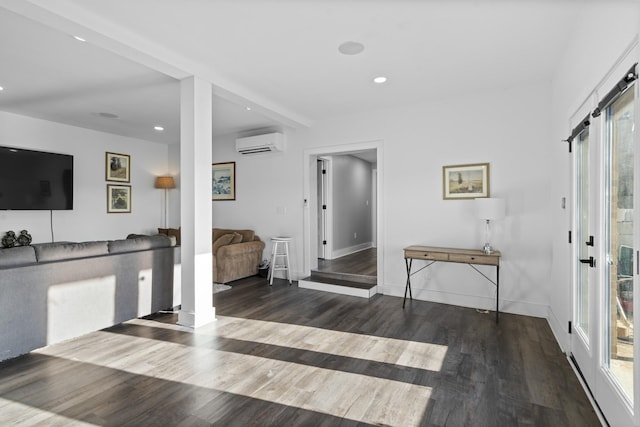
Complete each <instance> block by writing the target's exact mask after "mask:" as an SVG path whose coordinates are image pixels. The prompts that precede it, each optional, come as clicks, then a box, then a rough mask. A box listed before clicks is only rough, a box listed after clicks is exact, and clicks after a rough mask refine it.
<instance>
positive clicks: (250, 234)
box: [211, 228, 256, 242]
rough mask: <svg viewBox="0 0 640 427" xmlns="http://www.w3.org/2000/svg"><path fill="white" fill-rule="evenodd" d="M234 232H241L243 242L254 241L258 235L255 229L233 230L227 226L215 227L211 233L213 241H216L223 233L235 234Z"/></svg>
mask: <svg viewBox="0 0 640 427" xmlns="http://www.w3.org/2000/svg"><path fill="white" fill-rule="evenodd" d="M233 233H238V234H241V235H242V241H243V242H253V240H254V238H255V235H256V234H255V232H254V231H253V230H232V229H227V228H214V229H213V232H212V235H211V242H215V241H216V240H217V239H218V238H219V237H220V236H222V235H223V234H233Z"/></svg>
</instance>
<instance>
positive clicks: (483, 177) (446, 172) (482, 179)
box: [442, 163, 489, 200]
mask: <svg viewBox="0 0 640 427" xmlns="http://www.w3.org/2000/svg"><path fill="white" fill-rule="evenodd" d="M479 197H489V163H477V164H472V165H454V166H443V167H442V198H443V199H445V200H454V199H477V198H479Z"/></svg>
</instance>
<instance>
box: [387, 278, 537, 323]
mask: <svg viewBox="0 0 640 427" xmlns="http://www.w3.org/2000/svg"><path fill="white" fill-rule="evenodd" d="M404 289H405V287H404V286H397V285H396V286H394V285H378V290H379V293H381V294H383V295H391V296H397V297H404ZM411 290H412V294H413V299H415V300H420V301H431V302H437V303H442V304H450V305H457V306H460V307H469V308H477V309H481V310H490V311H495V309H496V299H495V297H494V296H481V295H469V294H461V293H455V292H447V291H434V290H430V289H424V288H415V287H413V286H412V287H411ZM408 298H409V296H408V295H407V299H408ZM499 308H500V312H501V313H511V314H521V315H523V316H532V317H541V318H543V319H547V316H548V314H549V306H548V305H545V304H537V303H531V302H526V301H511V300H505V299H503V298H500V302H499Z"/></svg>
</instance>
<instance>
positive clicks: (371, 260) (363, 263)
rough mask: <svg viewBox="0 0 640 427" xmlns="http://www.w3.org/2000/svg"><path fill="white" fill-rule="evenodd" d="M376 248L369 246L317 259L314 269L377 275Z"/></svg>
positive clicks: (326, 271) (325, 271) (328, 271)
mask: <svg viewBox="0 0 640 427" xmlns="http://www.w3.org/2000/svg"><path fill="white" fill-rule="evenodd" d="M377 253H378V252H377V248H369V249H365V250H362V251H358V252H356V253H353V254H349V255H345V256H343V257H340V258H336V259H318V268H317V269H316V271H318V272H322V273H346V274H356V275H362V276H377V275H378V256H377Z"/></svg>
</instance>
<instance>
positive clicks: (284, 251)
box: [269, 236, 292, 286]
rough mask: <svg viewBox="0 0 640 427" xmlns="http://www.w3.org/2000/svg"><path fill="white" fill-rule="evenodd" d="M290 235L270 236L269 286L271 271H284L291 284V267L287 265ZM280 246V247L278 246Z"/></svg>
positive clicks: (271, 282) (271, 281) (271, 278)
mask: <svg viewBox="0 0 640 427" xmlns="http://www.w3.org/2000/svg"><path fill="white" fill-rule="evenodd" d="M291 240H292V238H291V237H283V236H278V237H272V238H271V268H270V269H269V286H271V285H273V272H274V271H276V270H278V271H286V272H287V280H289V285H291V268H290V265H289V242H290V241H291ZM280 246H282V248H280Z"/></svg>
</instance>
